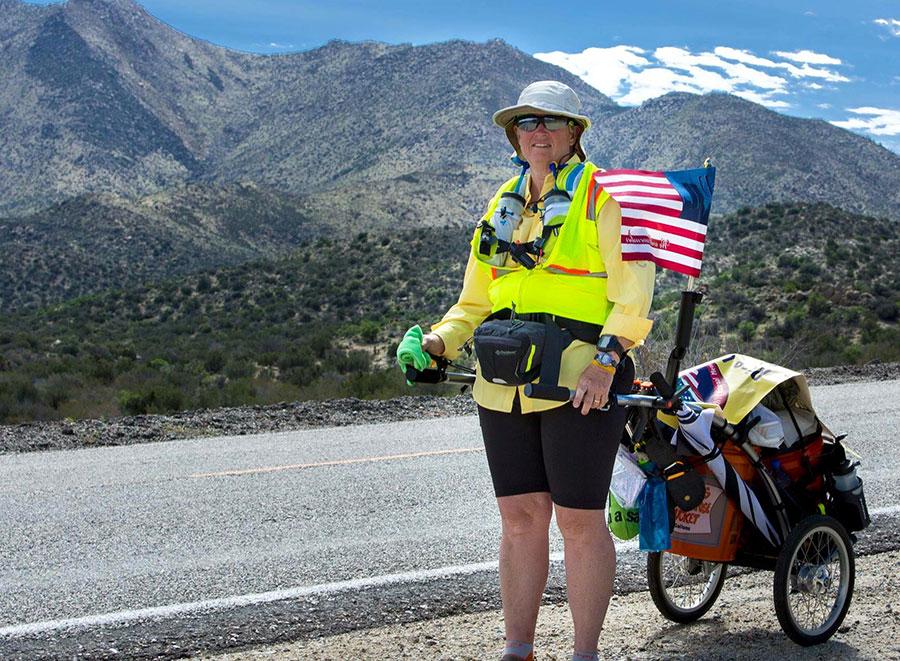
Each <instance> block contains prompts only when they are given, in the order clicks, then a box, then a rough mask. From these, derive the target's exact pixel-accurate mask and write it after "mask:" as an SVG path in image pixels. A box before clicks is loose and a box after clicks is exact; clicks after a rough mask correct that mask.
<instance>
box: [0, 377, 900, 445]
mask: <svg viewBox="0 0 900 661" xmlns="http://www.w3.org/2000/svg"><path fill="white" fill-rule="evenodd" d="M805 374H806V376H807V379H808V380H809V383H810V385H813V386H822V385H832V384H836V383H862V382H871V381H882V380H893V379H900V363H870V364H868V365H854V366H839V367H828V368H818V369H812V370H807V371H806V372H805ZM475 413H476V409H475V403H474V402H473V401H472V397H471V396H470V395H469V394H465V395H457V396H455V397H428V396H424V397H398V398H395V399H387V400H361V399H336V400H329V401H321V402H319V401H305V402H293V403H282V404H274V405H271V406H243V407H236V408H222V409H210V410H201V411H185V412H182V413H177V414H174V415H141V416H131V417H121V418H112V419H108V420H74V421H58V422H35V423H28V424H20V425H0V454H9V453H20V452H38V451H42V450H71V449H75V448H89V447H99V446H110V445H132V444H135V443H152V442H158V441H173V440H177V439H184V438H199V437H203V436H235V435H243V434H262V433H269V432H279V431H295V430H299V429H313V428H317V427H340V426H344V425H358V424H370V423H377V422H397V421H400V420H414V419H415V420H421V419H426V418H443V417H448V416H456V415H475Z"/></svg>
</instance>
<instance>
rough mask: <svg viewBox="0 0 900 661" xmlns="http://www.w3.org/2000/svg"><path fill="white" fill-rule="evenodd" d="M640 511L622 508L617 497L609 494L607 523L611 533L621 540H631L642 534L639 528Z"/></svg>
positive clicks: (634, 508) (632, 508)
mask: <svg viewBox="0 0 900 661" xmlns="http://www.w3.org/2000/svg"><path fill="white" fill-rule="evenodd" d="M638 516H639V514H638V509H637V508H636V507H622V505H621V504H620V503H619V501H618V499H617V498H616V495H615V494H614V493H612V492H610V494H609V507H607V508H606V522H607V523H608V524H609V531H610V532H611V533H612V534H613V535H615V536H616V537H618V538H619V539H621V540H623V541H624V540H629V539H631V538H632V537H636V536H637V534H638V532H640V530H639V527H638Z"/></svg>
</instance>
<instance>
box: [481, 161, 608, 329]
mask: <svg viewBox="0 0 900 661" xmlns="http://www.w3.org/2000/svg"><path fill="white" fill-rule="evenodd" d="M576 168H577V169H578V171H577V173H576V170H575V169H576ZM597 169H598V168H597V167H596V166H595V165H593V164H592V163H584V164H581V163H573V164H569V165H567V166H566V167H564V168H563V169H562V170H560V171H559V173H558V174H557V179H556V180H557V185H558V186H559V187H560V188H563V187H564V185H565V183H567V181H571V180H572V179H573V178H577V182H576V183H575V186H574V190H567V192H568V193H569V195H570V197H571V198H572V203H571V206H570V207H569V213H568V215H567V216H566V219H565V221H564V222H563V224H562V227H560V229H559V233H558V234H557V235H556V236H553V237H551V238H550V240H549V241H548V243H547V246H546V249H545V252H544V254H543V257H542V259H541V260H540V261H539V263H538V264H537V266H535V267H534V268H533V269H530V270H529V269H526V268H525V267H524V266H521V265H519V264H518V263H516V262H515V261H513V259H512V258H511V257H509V256H508V257H507V258H506V262H505V264H504V265H503V266H494V265H492V264H491V263H489V262H488V261H487V258H486V256H485V255H482V254H481V253H480V252H479V249H478V248H479V244H480V241H481V232H482V227H481V226H482V224H487V225H490V223H491V218H492V217H493V215H494V210H495V209H496V207H497V203H498V202H499V200H500V195H501V194H503V193H505V192H509V191H513V190H515V189H516V185H517V184H518V183H519V181H520V179H519V177H513V178H512V179H510V180H509V181H507V182H506V183H505V184H503V186H501V187H500V189H499V190H498V191H497V193H496V194H495V195H494V197H493V199H492V200H491V203H490V205H489V206H488V210H487V213H486V214H485V216H484V218H483V219H482V222H481V223H480V224H479V226H478V227H477V228H476V230H475V235H474V236H473V237H472V254H473V255H474V257H475V259H476V260H477V262H478V265H479V267H480V268H483V269H486V270H488V271H489V273H490V275H491V283H490V285H489V286H488V295H489V297H490V301H491V311H492V312H497V311H498V310H503V309H514V310H515V311H516V313H517V314H529V313H535V312H544V313H548V314H554V315H558V316H561V317H567V318H569V319H577V320H578V321H584V322H588V323H594V324H599V325H603V323H604V322H605V321H606V318H607V317H608V316H609V313H610V310H612V307H613V304H612V303H610V301H609V300H608V299H607V298H606V267H605V266H604V263H603V257H602V256H601V255H600V248H599V246H598V244H597V220H596V212H595V211H596V209H597V207H598V202H599V200H600V196H604V197H608V195H607V194H606V193H605V192H604V191H601V190H600V188H599V186H597V185H596V184H595V183H593V174H594V172H596V171H597ZM576 174H577V175H579V176H577V177H576V176H575V175H576Z"/></svg>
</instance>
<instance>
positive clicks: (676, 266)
mask: <svg viewBox="0 0 900 661" xmlns="http://www.w3.org/2000/svg"><path fill="white" fill-rule="evenodd" d="M622 261H623V262H636V261H650V262H653V263H654V264H656V265H657V266H659V267H661V268H664V269H669V270H670V271H675V272H676V273H681V274H683V275H690V276H694V277H697V276H698V275H700V268H699V267H696V266H689V265H687V264H683V263H682V262H677V261H674V260H671V259H666V258H665V257H659V256H658V255H654V254H651V253H646V252H644V253H628V254H626V253H622Z"/></svg>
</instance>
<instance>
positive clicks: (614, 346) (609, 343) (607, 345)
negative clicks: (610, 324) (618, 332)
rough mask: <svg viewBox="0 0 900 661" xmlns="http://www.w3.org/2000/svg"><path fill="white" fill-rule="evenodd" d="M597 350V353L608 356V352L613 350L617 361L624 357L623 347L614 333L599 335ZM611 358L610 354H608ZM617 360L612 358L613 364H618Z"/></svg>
mask: <svg viewBox="0 0 900 661" xmlns="http://www.w3.org/2000/svg"><path fill="white" fill-rule="evenodd" d="M597 351H598V352H599V354H598V356H599V355H606V356H609V354H610V352H614V353H615V354H616V356H618V359H619V361H620V360H622V359H623V358H624V357H625V347H623V346H622V343H621V342H619V338H617V337H616V336H615V335H601V336H600V341H599V342H597ZM610 358H612V356H610ZM619 361H617V360H613V362H612V363H611V364H612V365H613V366H615V365H618V363H619Z"/></svg>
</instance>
